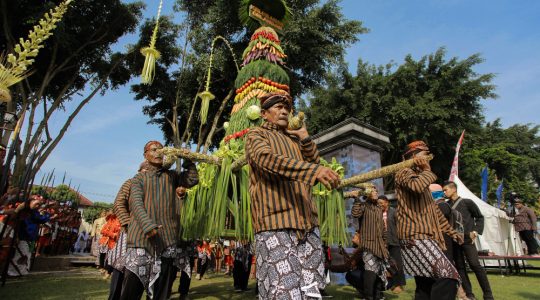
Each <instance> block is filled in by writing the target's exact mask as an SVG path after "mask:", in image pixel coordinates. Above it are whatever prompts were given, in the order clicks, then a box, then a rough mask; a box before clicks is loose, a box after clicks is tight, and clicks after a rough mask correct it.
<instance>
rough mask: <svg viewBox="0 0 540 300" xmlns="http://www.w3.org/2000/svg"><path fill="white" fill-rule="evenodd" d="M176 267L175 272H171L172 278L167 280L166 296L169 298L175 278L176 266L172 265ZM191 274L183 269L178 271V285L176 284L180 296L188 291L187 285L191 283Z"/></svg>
mask: <svg viewBox="0 0 540 300" xmlns="http://www.w3.org/2000/svg"><path fill="white" fill-rule="evenodd" d="M174 268H175V269H176V271H175V272H173V276H172V278H171V279H172V280H171V281H170V282H169V288H168V298H171V291H172V286H173V284H174V281H175V280H176V276H177V272H178V268H176V267H174ZM190 276H191V274H188V273H186V272H184V271H180V285H179V286H178V293H179V294H180V296H184V295H187V294H188V293H189V286H190V285H191V277H190Z"/></svg>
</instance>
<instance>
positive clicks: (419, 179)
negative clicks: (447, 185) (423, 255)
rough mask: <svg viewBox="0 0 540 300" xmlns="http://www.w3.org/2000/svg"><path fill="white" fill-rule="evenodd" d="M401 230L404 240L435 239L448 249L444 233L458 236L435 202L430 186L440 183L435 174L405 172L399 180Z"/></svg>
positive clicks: (398, 218) (399, 224)
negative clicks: (436, 182) (437, 181)
mask: <svg viewBox="0 0 540 300" xmlns="http://www.w3.org/2000/svg"><path fill="white" fill-rule="evenodd" d="M395 179H396V193H397V199H398V207H397V215H396V216H397V230H398V237H399V239H400V240H409V239H412V240H415V239H431V240H435V241H436V242H437V243H438V244H439V246H440V247H441V248H442V249H446V247H445V244H444V238H443V233H446V234H448V235H449V236H451V237H455V236H456V235H457V233H456V232H455V231H454V229H452V227H451V226H450V225H449V224H448V222H447V221H446V218H445V217H444V216H443V214H442V213H441V211H440V209H439V208H438V207H437V205H436V204H435V201H433V197H432V196H431V193H430V191H429V185H430V184H431V183H433V182H435V180H436V179H437V176H436V175H435V174H434V173H433V172H431V171H422V172H419V171H415V170H413V169H409V168H407V169H403V170H401V171H399V172H398V173H397V174H396V176H395Z"/></svg>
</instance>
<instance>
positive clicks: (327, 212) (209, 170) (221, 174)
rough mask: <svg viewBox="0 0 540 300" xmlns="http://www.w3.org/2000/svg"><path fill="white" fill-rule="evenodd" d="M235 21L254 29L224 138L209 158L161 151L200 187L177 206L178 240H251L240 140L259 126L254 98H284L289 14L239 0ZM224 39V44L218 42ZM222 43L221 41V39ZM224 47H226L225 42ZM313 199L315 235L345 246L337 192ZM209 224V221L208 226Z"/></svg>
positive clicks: (205, 99) (281, 4) (317, 192)
mask: <svg viewBox="0 0 540 300" xmlns="http://www.w3.org/2000/svg"><path fill="white" fill-rule="evenodd" d="M240 4H241V5H240V11H239V16H240V19H241V20H242V21H244V23H245V25H246V26H248V27H250V28H252V29H255V28H254V26H255V24H257V26H259V25H262V26H260V27H259V28H257V29H256V30H255V32H254V33H253V34H252V36H251V39H250V42H249V44H248V46H247V48H246V49H245V51H244V52H243V55H242V64H241V67H242V68H241V69H240V70H239V72H238V75H237V77H236V80H235V82H234V85H235V88H236V95H235V97H234V102H235V104H234V105H233V108H232V111H231V114H230V118H229V121H228V122H225V123H224V124H223V128H224V129H225V138H224V139H223V141H222V142H221V143H220V147H219V148H218V150H217V151H216V152H214V153H213V155H208V156H206V157H202V156H204V155H203V154H199V153H191V152H190V153H187V152H189V151H188V150H187V149H173V148H169V149H167V148H166V149H164V154H165V155H166V156H167V155H176V156H181V157H184V158H188V159H192V160H197V161H199V164H198V166H197V167H198V172H199V178H200V183H199V184H198V185H197V186H195V187H193V188H191V189H190V190H188V193H187V197H186V199H185V200H184V203H183V205H182V212H181V216H182V219H181V223H182V237H183V238H185V239H194V238H218V237H235V238H237V239H245V240H252V239H253V234H254V233H253V228H252V219H251V218H252V217H251V201H250V195H249V180H250V178H249V166H248V165H246V163H245V141H244V139H245V136H246V134H247V133H248V132H249V130H250V129H251V128H252V127H255V126H259V125H261V124H262V122H263V120H262V118H261V108H260V100H259V99H260V97H261V96H263V95H265V94H266V93H268V92H274V93H282V94H289V92H290V90H289V76H288V75H287V72H286V71H285V70H284V66H285V59H286V58H287V56H286V55H285V53H284V51H283V49H282V48H281V42H280V40H279V36H278V33H277V32H276V29H277V30H278V31H279V30H281V28H282V26H283V22H284V21H285V20H286V19H287V18H288V17H289V15H290V11H289V9H288V8H287V6H286V5H285V1H270V0H251V1H250V0H241V3H240ZM217 39H223V38H222V37H217V38H216V39H214V40H213V41H212V47H211V52H210V57H209V67H208V71H207V78H206V86H205V91H203V92H202V93H200V94H199V95H198V96H199V97H200V98H201V99H202V103H201V110H200V117H201V122H202V123H203V124H204V123H205V122H206V117H207V114H208V105H209V101H210V100H211V99H213V98H214V96H213V95H212V94H211V93H210V82H211V69H212V63H213V49H214V44H215V42H216V40H217ZM223 40H224V39H223ZM224 41H225V40H224ZM225 42H226V41H225ZM226 44H227V46H229V48H230V45H229V44H228V43H227V42H226ZM303 118H304V116H303V114H301V113H300V114H299V115H298V116H296V117H292V116H291V122H290V123H291V128H295V129H297V128H300V127H301V126H302V124H303ZM322 163H323V164H326V165H329V166H330V167H331V168H333V169H334V170H336V171H337V172H339V173H340V174H343V167H342V166H341V165H339V164H338V163H337V162H336V161H335V160H333V161H332V163H330V164H328V163H326V162H324V160H323V162H322ZM313 191H314V199H315V201H316V202H317V206H318V207H319V211H320V213H319V222H320V226H321V236H322V238H323V240H325V241H326V242H327V243H328V244H338V243H342V244H348V240H349V237H348V233H347V231H346V228H347V226H346V224H347V223H346V220H345V207H344V205H345V204H344V201H343V194H342V192H341V191H336V190H333V191H327V190H326V189H325V188H324V187H323V186H322V185H320V184H319V185H317V186H316V187H314V190H313ZM208 220H210V222H208Z"/></svg>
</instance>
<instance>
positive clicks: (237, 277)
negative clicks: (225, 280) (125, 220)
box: [233, 257, 251, 290]
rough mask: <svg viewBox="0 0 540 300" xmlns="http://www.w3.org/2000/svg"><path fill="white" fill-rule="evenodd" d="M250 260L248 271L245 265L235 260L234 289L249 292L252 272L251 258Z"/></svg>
mask: <svg viewBox="0 0 540 300" xmlns="http://www.w3.org/2000/svg"><path fill="white" fill-rule="evenodd" d="M248 259H249V264H248V268H247V270H246V269H244V264H243V263H242V262H241V261H239V260H235V261H234V264H233V282H234V288H235V289H238V290H247V286H248V282H249V273H250V272H251V257H249V258H248Z"/></svg>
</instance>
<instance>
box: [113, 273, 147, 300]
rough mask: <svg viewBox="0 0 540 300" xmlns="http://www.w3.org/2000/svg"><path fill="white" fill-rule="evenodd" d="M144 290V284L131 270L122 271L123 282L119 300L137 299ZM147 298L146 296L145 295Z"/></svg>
mask: <svg viewBox="0 0 540 300" xmlns="http://www.w3.org/2000/svg"><path fill="white" fill-rule="evenodd" d="M143 292H144V286H143V284H142V282H141V280H140V279H139V277H137V275H135V274H134V273H133V272H131V271H130V270H127V269H126V270H125V271H124V282H123V283H122V294H121V295H120V300H137V299H141V297H142V294H143ZM147 298H148V297H147Z"/></svg>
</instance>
